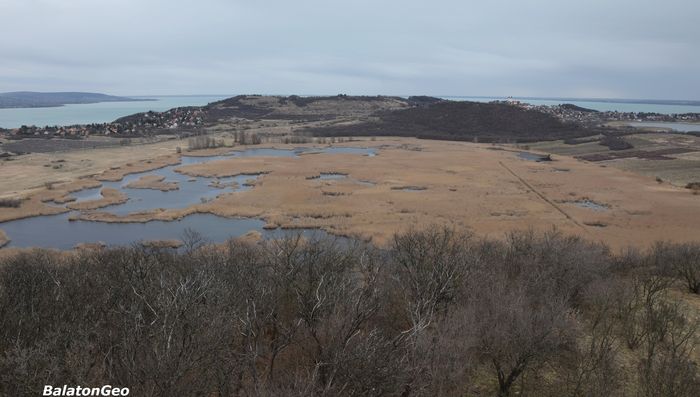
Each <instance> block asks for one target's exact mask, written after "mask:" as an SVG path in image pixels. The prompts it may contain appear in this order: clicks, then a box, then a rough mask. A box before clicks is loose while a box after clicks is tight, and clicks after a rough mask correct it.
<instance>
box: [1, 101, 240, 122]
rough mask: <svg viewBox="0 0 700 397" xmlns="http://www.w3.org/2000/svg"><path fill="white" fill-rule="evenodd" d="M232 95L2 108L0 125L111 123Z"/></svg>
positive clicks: (199, 104)
mask: <svg viewBox="0 0 700 397" xmlns="http://www.w3.org/2000/svg"><path fill="white" fill-rule="evenodd" d="M229 96H230V95H225V96H222V95H196V96H151V97H132V98H139V99H154V100H153V101H134V102H101V103H89V104H80V105H65V106H59V107H52V108H22V109H0V127H2V128H17V127H21V126H22V125H36V126H41V127H43V126H46V125H71V124H90V123H108V122H111V121H114V120H116V119H118V118H120V117H124V116H128V115H131V114H134V113H139V112H147V111H149V110H153V111H157V112H161V111H164V110H168V109H172V108H176V107H180V106H202V105H206V104H207V103H210V102H215V101H219V100H222V99H225V98H228V97H229Z"/></svg>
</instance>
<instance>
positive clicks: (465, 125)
mask: <svg viewBox="0 0 700 397" xmlns="http://www.w3.org/2000/svg"><path fill="white" fill-rule="evenodd" d="M420 98H422V99H423V100H422V101H420V102H416V101H414V102H415V103H414V106H413V107H410V108H408V109H403V110H396V111H390V112H383V113H380V114H377V117H378V120H375V121H368V122H364V123H355V124H343V125H334V126H327V127H316V128H312V129H311V132H312V133H313V134H315V135H317V136H407V137H418V138H429V139H444V140H467V141H472V140H476V141H479V142H500V141H511V142H534V141H544V140H556V139H567V138H576V137H583V136H590V135H594V134H595V133H597V131H592V130H591V129H587V128H584V127H582V126H580V125H576V124H573V123H565V122H562V121H561V120H559V119H558V118H556V117H555V116H553V115H549V114H546V113H543V112H540V111H537V110H528V109H524V108H521V107H518V106H513V105H510V104H505V103H480V102H467V101H460V102H455V101H433V102H428V101H426V100H425V97H420Z"/></svg>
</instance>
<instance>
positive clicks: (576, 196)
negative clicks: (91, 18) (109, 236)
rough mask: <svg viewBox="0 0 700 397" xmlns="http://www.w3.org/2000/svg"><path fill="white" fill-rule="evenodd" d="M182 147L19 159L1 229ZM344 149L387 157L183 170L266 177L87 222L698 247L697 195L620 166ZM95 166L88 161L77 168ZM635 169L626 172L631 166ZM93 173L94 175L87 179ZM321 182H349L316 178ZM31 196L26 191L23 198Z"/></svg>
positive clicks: (391, 144)
mask: <svg viewBox="0 0 700 397" xmlns="http://www.w3.org/2000/svg"><path fill="white" fill-rule="evenodd" d="M176 145H177V142H161V143H157V144H152V145H144V146H135V147H133V148H128V149H127V148H111V149H97V150H92V151H85V152H66V153H60V154H55V155H53V156H52V157H46V156H47V155H45V154H34V155H29V156H21V157H19V158H18V159H17V160H14V161H11V162H8V163H9V164H4V165H3V167H14V169H15V170H18V172H17V173H10V174H8V175H17V174H20V173H21V174H22V175H23V176H22V177H21V178H20V177H17V176H15V177H10V178H7V179H3V180H2V181H0V192H2V194H0V195H4V196H12V197H16V196H22V197H26V198H27V200H25V201H23V203H22V205H21V206H20V208H0V219H4V220H8V219H15V218H17V217H24V216H30V215H37V214H46V213H56V212H57V211H59V212H60V210H61V209H60V208H57V207H52V206H48V205H46V204H44V201H47V200H49V199H59V200H60V199H63V200H65V199H66V197H69V196H70V194H69V193H70V191H71V189H73V190H75V189H76V185H75V184H76V183H79V184H84V185H94V184H99V181H115V180H120V179H121V178H122V177H123V176H124V175H126V174H129V173H133V172H139V171H144V170H150V169H157V168H160V167H163V166H165V165H170V164H177V162H178V161H179V155H177V154H175V147H176ZM337 145H345V146H373V147H376V148H378V155H377V156H375V157H367V156H360V155H350V154H342V155H341V154H333V155H330V154H307V155H303V156H300V157H298V158H280V157H240V158H230V159H225V160H220V161H215V162H209V163H205V164H197V165H188V166H182V167H179V168H178V172H181V173H183V174H187V175H191V176H215V177H224V176H231V175H237V174H254V173H263V174H264V175H262V176H261V177H260V179H259V181H258V182H257V183H256V185H255V187H254V188H253V189H251V190H249V191H246V192H238V193H229V194H223V195H221V196H220V197H219V198H217V199H215V200H213V201H210V202H207V203H201V204H196V205H192V206H190V207H188V208H183V209H173V210H164V211H154V212H150V213H141V214H138V215H127V216H116V215H113V214H110V213H108V212H100V211H90V212H89V213H83V214H82V215H81V217H82V218H83V219H89V220H97V221H105V222H145V221H149V220H174V219H178V218H181V217H183V216H186V215H188V214H192V213H196V212H207V213H214V214H218V215H222V216H229V217H233V216H242V217H257V218H262V219H264V220H266V221H267V222H268V226H269V227H282V228H322V229H324V230H326V231H328V232H331V233H334V234H338V235H354V236H359V237H361V238H363V239H367V240H369V239H371V240H373V241H374V242H376V243H378V244H383V243H384V242H386V241H387V240H388V238H389V237H390V236H391V235H393V234H394V233H396V232H399V231H402V230H406V229H407V228H411V227H420V226H423V225H428V224H434V223H440V224H452V225H456V226H460V227H462V226H463V227H468V228H471V229H472V230H474V231H475V232H477V233H479V234H481V235H490V236H500V235H502V234H503V233H505V232H507V231H509V230H512V229H514V228H521V229H523V228H533V229H539V230H546V229H550V228H552V227H557V228H559V229H561V230H562V231H565V232H567V233H572V234H577V235H581V236H585V237H586V238H589V239H593V240H596V241H606V242H607V243H608V244H610V245H612V246H613V247H615V248H621V247H625V246H627V245H637V246H647V245H648V244H650V243H651V242H653V241H656V240H659V239H673V240H678V241H685V240H688V239H692V238H694V232H695V231H696V230H697V225H698V224H700V210H699V209H700V196H697V195H693V194H692V193H691V191H689V190H688V189H684V188H681V187H677V186H674V185H672V184H670V183H666V182H661V183H659V182H658V181H657V180H655V178H654V177H653V176H644V175H640V174H639V173H637V172H629V171H625V170H620V169H618V167H617V165H618V164H615V165H616V166H615V167H613V166H611V165H610V164H606V163H607V162H602V163H592V162H586V161H580V160H577V159H575V158H573V157H569V156H562V155H555V156H554V161H551V162H540V163H538V162H533V161H527V160H524V159H521V158H519V157H518V155H517V151H518V149H517V148H515V147H513V146H507V145H503V146H498V145H490V144H474V143H464V142H444V141H432V140H430V141H426V140H418V139H411V138H379V139H365V140H361V141H355V142H346V143H341V144H337ZM548 145H550V146H549V147H539V146H537V145H532V146H531V149H532V148H535V147H536V148H537V149H540V150H545V149H546V150H547V151H553V150H554V149H556V147H557V146H556V145H557V143H549V144H548ZM559 145H560V147H568V146H571V145H563V144H561V143H559ZM274 146H276V147H279V148H292V147H295V146H298V145H285V144H275V145H274ZM307 146H308V145H307ZM239 148H242V147H239ZM214 151H217V150H216V149H214ZM211 152H212V150H209V151H208V152H207V153H211ZM195 153H196V152H195ZM88 156H89V160H88V161H84V160H86V159H81V158H80V157H88ZM59 158H60V159H62V160H65V162H64V163H63V164H65V165H64V167H63V168H62V169H57V170H55V169H53V168H47V167H44V166H43V165H42V164H43V163H44V162H47V161H49V160H50V159H52V161H56V159H59ZM632 161H633V159H632V160H631V159H625V160H621V161H618V162H620V163H624V164H633V163H632ZM643 161H646V160H643ZM673 161H676V160H673ZM673 161H668V160H667V161H666V162H665V164H672V163H673ZM687 161H690V160H687ZM84 162H89V164H90V166H89V167H85V168H81V167H80V164H81V163H84ZM610 163H612V162H610ZM662 163H663V162H662ZM69 170H73V171H69ZM321 173H340V174H347V177H346V178H343V179H336V180H319V179H317V178H314V176H318V175H319V174H321ZM81 178H82V179H81ZM42 180H50V181H58V180H63V181H64V182H61V183H55V184H53V185H51V189H50V190H49V189H47V188H46V187H44V186H43V185H39V184H38V183H39V181H42ZM31 181H34V183H31ZM71 181H72V182H71ZM22 185H23V186H24V187H25V189H24V190H21V191H18V188H20V187H22ZM405 187H412V188H411V189H405ZM91 204H95V203H91ZM104 211H108V208H107V209H105V210H104ZM0 228H1V227H0Z"/></svg>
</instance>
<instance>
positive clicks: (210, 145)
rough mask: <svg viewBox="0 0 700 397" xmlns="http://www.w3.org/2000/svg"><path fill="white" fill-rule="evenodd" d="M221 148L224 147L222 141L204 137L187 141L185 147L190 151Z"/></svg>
mask: <svg viewBox="0 0 700 397" xmlns="http://www.w3.org/2000/svg"><path fill="white" fill-rule="evenodd" d="M222 146H224V140H223V139H216V138H214V137H210V136H206V135H200V136H196V137H194V138H189V139H188V140H187V147H188V148H189V149H190V150H199V149H215V148H218V147H222Z"/></svg>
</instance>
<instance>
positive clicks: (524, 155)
mask: <svg viewBox="0 0 700 397" xmlns="http://www.w3.org/2000/svg"><path fill="white" fill-rule="evenodd" d="M518 157H520V158H521V159H523V160H527V161H536V162H538V163H540V162H543V161H552V158H551V157H550V156H548V155H544V154H537V153H531V152H518Z"/></svg>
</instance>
